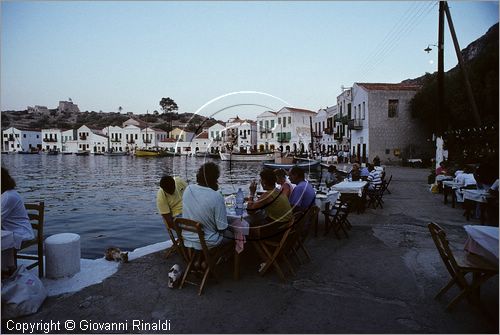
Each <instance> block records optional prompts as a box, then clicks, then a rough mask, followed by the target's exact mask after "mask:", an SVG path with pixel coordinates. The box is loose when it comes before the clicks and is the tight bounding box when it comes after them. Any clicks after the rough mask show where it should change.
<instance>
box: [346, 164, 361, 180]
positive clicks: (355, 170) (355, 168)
mask: <svg viewBox="0 0 500 335" xmlns="http://www.w3.org/2000/svg"><path fill="white" fill-rule="evenodd" d="M349 179H350V180H351V181H359V180H360V179H361V170H360V168H359V164H358V163H354V164H353V165H352V169H351V172H349Z"/></svg>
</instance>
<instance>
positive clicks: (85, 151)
mask: <svg viewBox="0 0 500 335" xmlns="http://www.w3.org/2000/svg"><path fill="white" fill-rule="evenodd" d="M76 155H77V156H88V155H90V150H78V152H77V153H76Z"/></svg>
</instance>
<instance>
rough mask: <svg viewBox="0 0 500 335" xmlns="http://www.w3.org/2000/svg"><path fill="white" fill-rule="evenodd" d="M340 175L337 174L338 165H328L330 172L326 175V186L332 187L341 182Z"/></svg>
mask: <svg viewBox="0 0 500 335" xmlns="http://www.w3.org/2000/svg"><path fill="white" fill-rule="evenodd" d="M339 179H340V178H339V176H338V174H337V167H336V166H335V165H330V166H329V167H328V172H327V173H326V177H325V184H326V187H332V186H333V185H335V184H337V183H338V182H339Z"/></svg>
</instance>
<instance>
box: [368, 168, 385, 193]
mask: <svg viewBox="0 0 500 335" xmlns="http://www.w3.org/2000/svg"><path fill="white" fill-rule="evenodd" d="M369 170H370V174H369V175H368V188H369V189H371V190H373V189H374V188H375V186H378V185H382V176H381V173H380V171H379V170H377V169H375V168H374V167H373V166H371V167H370V168H369Z"/></svg>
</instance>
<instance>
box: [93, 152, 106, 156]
mask: <svg viewBox="0 0 500 335" xmlns="http://www.w3.org/2000/svg"><path fill="white" fill-rule="evenodd" d="M103 155H104V152H94V156H103Z"/></svg>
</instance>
